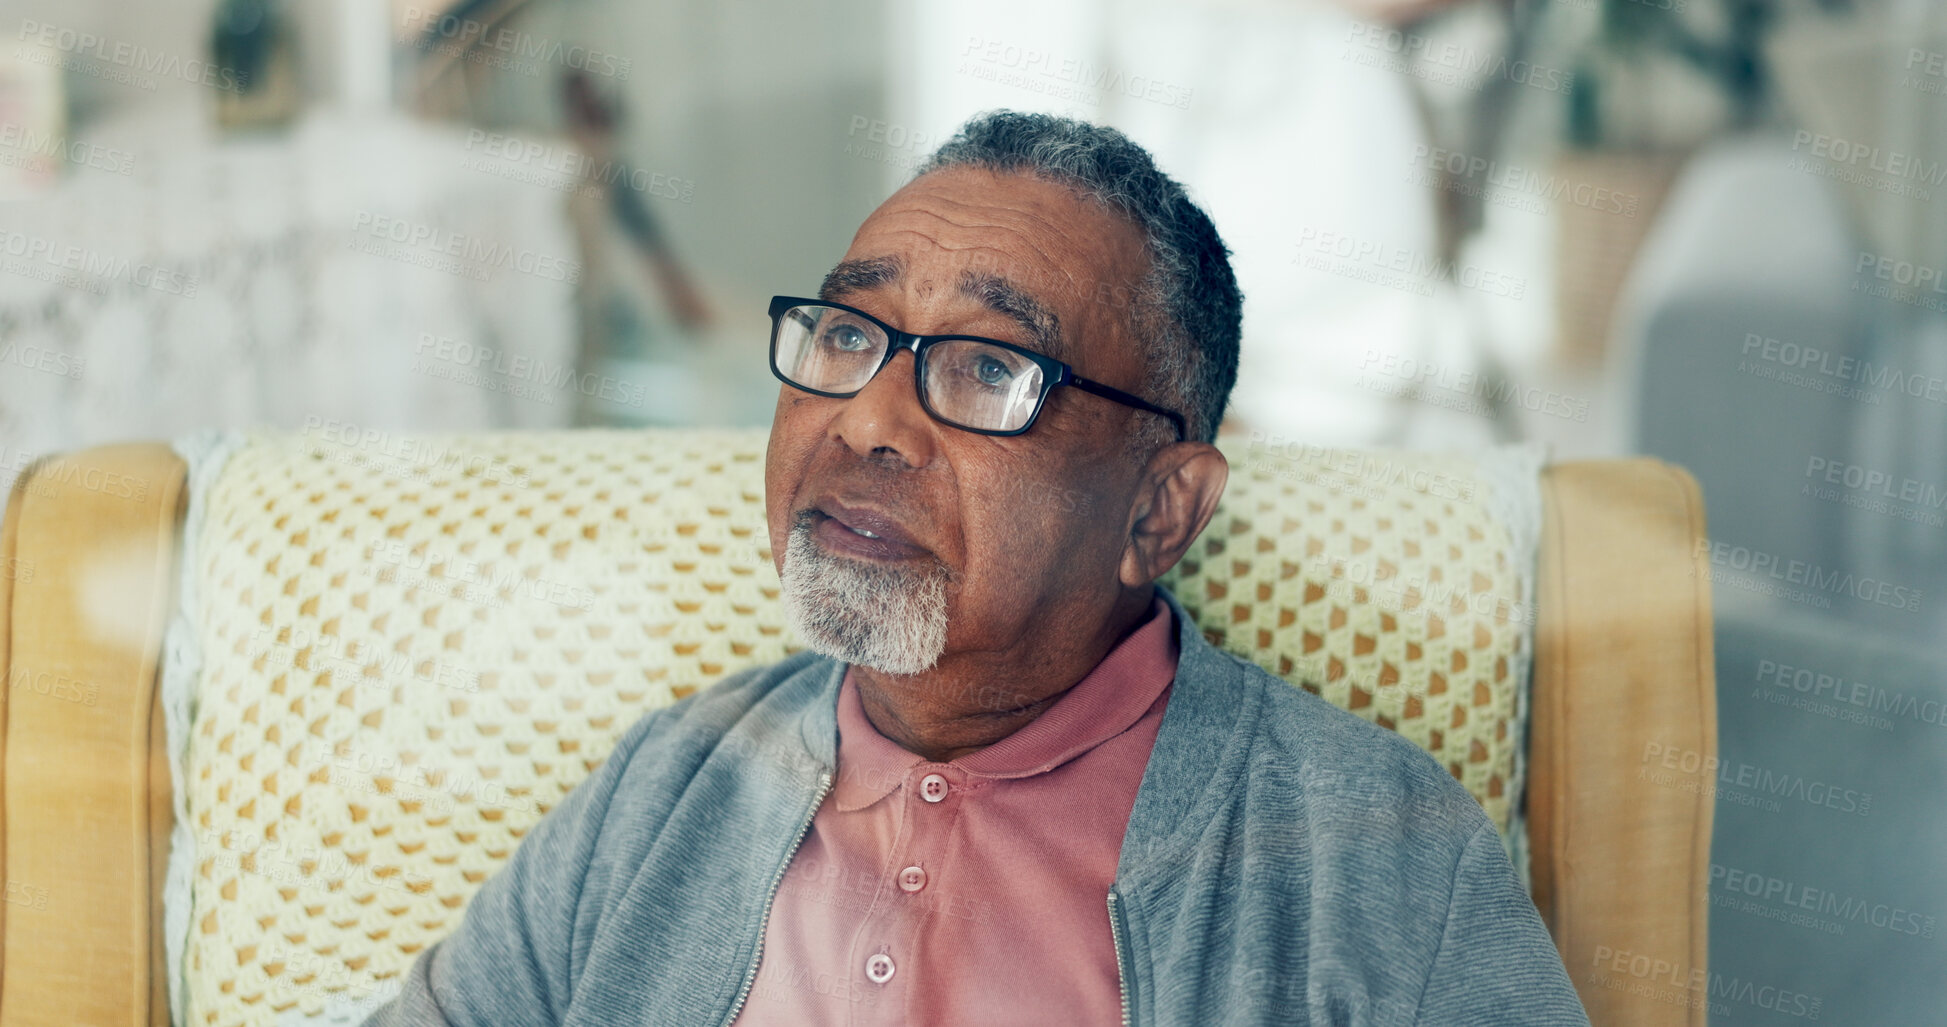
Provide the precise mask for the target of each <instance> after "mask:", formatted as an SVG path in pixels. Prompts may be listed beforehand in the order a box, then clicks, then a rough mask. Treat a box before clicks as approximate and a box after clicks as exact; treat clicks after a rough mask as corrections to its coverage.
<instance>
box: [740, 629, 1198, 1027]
mask: <svg viewBox="0 0 1947 1027" xmlns="http://www.w3.org/2000/svg"><path fill="white" fill-rule="evenodd" d="M1172 621H1173V618H1172V617H1171V616H1170V612H1169V607H1168V606H1166V605H1165V604H1164V603H1163V601H1162V600H1161V599H1160V598H1159V599H1157V600H1156V602H1155V604H1154V605H1153V606H1152V607H1151V609H1150V617H1149V619H1148V620H1147V621H1146V622H1144V624H1143V625H1142V627H1140V628H1138V629H1137V630H1136V631H1135V632H1133V633H1132V634H1130V636H1129V637H1128V638H1126V639H1124V640H1123V641H1122V643H1121V644H1120V645H1118V646H1116V647H1115V648H1114V649H1113V650H1111V651H1110V652H1109V655H1108V656H1106V657H1104V658H1103V660H1102V662H1101V663H1100V664H1098V665H1097V666H1096V668H1095V669H1094V670H1092V671H1090V672H1089V674H1088V675H1087V676H1086V677H1084V678H1083V679H1082V680H1081V681H1080V682H1078V683H1077V684H1076V685H1075V687H1074V688H1072V689H1070V690H1069V691H1068V693H1067V694H1065V695H1063V696H1062V697H1061V698H1060V699H1059V700H1057V701H1056V702H1055V704H1054V705H1053V706H1050V707H1049V708H1048V710H1047V711H1046V712H1045V713H1043V714H1042V715H1041V716H1040V717H1038V718H1036V719H1035V720H1034V721H1033V722H1031V723H1029V724H1028V725H1027V726H1026V727H1024V728H1022V729H1020V730H1019V731H1016V732H1015V733H1014V734H1012V735H1009V736H1008V737H1006V738H1004V739H1002V740H1001V741H999V742H998V743H996V744H994V745H990V746H988V747H987V748H985V749H982V750H980V751H978V752H975V753H972V754H969V755H967V756H962V757H961V758H959V759H956V760H953V761H952V762H949V763H933V762H930V761H927V760H924V759H921V758H920V757H918V756H916V755H914V754H912V753H910V752H908V751H906V750H905V749H902V748H900V747H899V746H898V745H897V744H896V743H894V742H892V741H891V740H889V739H887V738H886V737H885V736H884V735H881V734H880V733H879V732H878V730H877V729H876V728H874V727H873V726H872V722H871V721H869V720H867V719H866V716H865V711H864V709H863V708H862V707H861V706H860V705H859V696H858V690H857V688H856V686H855V685H854V683H853V680H852V675H851V674H850V673H847V674H846V675H845V680H844V681H843V683H842V684H841V685H840V686H839V693H838V733H839V742H838V780H837V781H836V782H835V784H834V786H833V788H832V791H831V793H830V794H829V795H827V796H826V797H825V802H824V804H823V805H822V806H820V807H819V808H818V813H817V814H816V815H815V816H814V817H813V818H812V821H811V829H810V831H809V832H808V833H807V834H806V835H805V840H804V844H803V845H802V846H800V847H799V849H798V851H797V854H796V855H795V856H793V857H792V860H791V865H790V866H789V867H788V868H787V869H786V871H785V874H784V879H783V881H782V882H781V883H780V884H779V886H778V891H777V899H776V901H775V903H774V904H773V905H772V908H771V919H770V924H769V926H768V927H767V928H766V931H765V934H764V956H763V962H762V964H761V965H760V966H759V968H758V971H757V980H756V983H755V984H753V985H752V988H751V993H750V998H749V1001H748V1003H747V1004H746V1005H745V1006H744V1010H743V1012H742V1013H741V1014H740V1015H739V1017H738V1019H737V1023H739V1024H741V1025H746V1027H750V1025H770V1024H779V1025H784V1024H789V1025H793V1027H796V1025H801V1024H948V1023H969V1024H972V1023H983V1024H985V1023H1008V1024H1041V1023H1048V1024H1114V1023H1120V1022H1121V1019H1122V992H1121V988H1120V984H1119V981H1118V978H1117V976H1116V966H1115V943H1114V942H1113V941H1112V940H1111V938H1110V935H1109V910H1108V895H1109V885H1110V884H1111V883H1112V882H1113V881H1114V880H1115V868H1116V862H1117V858H1118V856H1119V855H1120V853H1121V850H1122V836H1123V833H1124V832H1125V831H1126V830H1127V829H1128V826H1129V810H1130V808H1131V807H1133V806H1134V805H1135V801H1136V791H1137V788H1138V787H1139V786H1140V785H1141V783H1142V775H1143V768H1144V767H1145V766H1147V765H1148V763H1149V751H1150V748H1151V746H1152V745H1153V744H1154V743H1155V741H1156V731H1157V728H1158V727H1160V726H1161V725H1162V720H1163V707H1164V704H1165V703H1166V702H1167V701H1168V699H1169V686H1170V682H1171V681H1172V680H1174V678H1175V676H1176V657H1177V647H1176V626H1175V624H1174V623H1172ZM996 687H997V688H999V689H1001V690H1002V691H1005V690H1006V684H1005V683H1004V682H997V683H996Z"/></svg>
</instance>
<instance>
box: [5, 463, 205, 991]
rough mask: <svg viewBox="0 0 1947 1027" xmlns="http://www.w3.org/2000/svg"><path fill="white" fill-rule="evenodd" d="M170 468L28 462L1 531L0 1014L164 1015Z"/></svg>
mask: <svg viewBox="0 0 1947 1027" xmlns="http://www.w3.org/2000/svg"><path fill="white" fill-rule="evenodd" d="M183 476H184V465H183V462H182V461H181V460H180V459H178V458H177V457H176V456H175V454H174V453H172V452H170V450H169V447H167V446H165V445H160V444H153V443H151V444H134V445H121V446H104V447H99V448H95V449H90V450H85V451H83V452H80V453H76V454H72V455H68V456H62V457H56V458H52V459H48V460H43V461H41V462H39V463H37V464H35V465H34V466H33V467H31V468H29V469H28V470H27V471H26V472H25V473H23V474H22V475H21V476H20V478H19V479H18V480H17V481H16V482H15V483H14V488H13V494H12V497H11V499H10V500H9V502H8V504H7V510H6V518H5V521H4V524H0V673H4V677H5V680H6V683H7V687H6V689H5V690H4V692H0V863H4V865H5V869H6V889H7V890H6V902H5V903H4V904H0V1025H5V1027H14V1025H27V1024H76V1023H88V1024H128V1025H132V1027H139V1025H144V1024H152V1025H167V1024H168V1022H169V1002H168V992H167V980H166V977H165V976H164V973H163V958H162V953H163V946H162V882H163V879H164V876H165V873H166V869H167V864H168V858H169V856H168V854H169V844H168V842H169V830H170V825H171V820H172V817H171V812H170V796H171V786H170V780H169V760H168V746H167V745H166V743H165V740H164V731H163V718H162V706H161V704H160V702H159V701H158V698H159V696H158V692H157V687H156V684H157V669H158V666H159V664H160V660H161V653H162V638H163V631H164V629H165V627H166V625H167V623H168V619H169V615H170V612H171V610H170V604H171V600H172V597H173V596H174V594H175V588H174V586H175V577H174V575H175V555H176V550H177V526H178V522H179V519H180V515H181V504H182V500H183V496H184V489H183Z"/></svg>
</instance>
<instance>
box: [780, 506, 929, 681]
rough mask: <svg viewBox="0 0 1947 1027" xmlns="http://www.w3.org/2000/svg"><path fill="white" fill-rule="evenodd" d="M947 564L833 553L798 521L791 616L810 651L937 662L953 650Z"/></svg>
mask: <svg viewBox="0 0 1947 1027" xmlns="http://www.w3.org/2000/svg"><path fill="white" fill-rule="evenodd" d="M946 577H947V575H946V570H945V568H944V567H941V566H939V565H938V564H937V563H934V564H931V565H930V566H929V565H927V564H925V563H923V562H922V563H915V562H911V561H901V562H898V563H886V562H881V561H878V560H872V559H862V558H858V557H853V556H850V555H847V554H842V553H833V552H830V551H829V550H828V549H827V548H826V547H825V546H824V545H822V544H820V542H819V541H818V540H817V539H816V538H815V537H814V534H813V532H812V531H811V530H810V526H809V525H808V524H804V523H802V522H801V523H800V524H798V525H797V526H794V527H793V529H792V531H791V535H790V538H789V540H788V543H787V549H786V552H785V558H784V571H783V574H782V575H781V581H782V584H783V586H784V587H783V600H784V611H785V619H786V622H787V623H789V624H790V626H791V629H792V631H793V632H794V633H796V634H797V636H798V638H799V639H800V640H801V641H803V642H804V644H805V646H806V647H807V648H809V649H811V651H813V652H815V653H818V654H820V655H823V656H828V657H831V658H832V659H834V660H838V661H840V662H842V663H850V664H855V665H857V666H861V667H869V668H872V669H874V670H878V671H882V672H884V673H887V674H918V673H922V672H924V671H927V670H930V669H932V667H933V666H934V665H936V664H937V663H938V662H939V659H940V654H941V653H943V652H944V651H945V649H946Z"/></svg>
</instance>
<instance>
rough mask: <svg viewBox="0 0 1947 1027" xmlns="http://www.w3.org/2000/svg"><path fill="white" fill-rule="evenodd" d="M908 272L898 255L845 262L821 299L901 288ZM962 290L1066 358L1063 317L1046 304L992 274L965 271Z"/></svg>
mask: <svg viewBox="0 0 1947 1027" xmlns="http://www.w3.org/2000/svg"><path fill="white" fill-rule="evenodd" d="M905 272H906V265H905V262H904V261H902V260H901V259H900V258H898V257H896V256H885V257H863V258H860V259H857V260H841V261H839V262H838V263H837V264H835V265H833V267H832V269H831V270H830V271H828V272H826V273H825V280H824V282H823V283H822V284H820V285H819V286H818V298H819V299H821V300H830V301H832V302H840V301H842V300H844V298H845V297H846V296H848V295H850V294H852V293H855V292H866V291H869V290H872V289H876V288H878V287H880V286H882V285H897V284H899V280H900V278H901V276H903V275H904V274H905ZM959 287H960V295H962V296H966V297H968V298H969V299H973V300H977V301H979V303H980V305H981V306H984V307H986V308H987V309H989V310H992V311H994V312H995V313H997V314H1001V315H1004V316H1006V317H1008V318H1010V319H1012V320H1013V321H1014V323H1015V324H1018V325H1020V326H1021V330H1022V331H1024V332H1026V333H1027V336H1028V341H1029V342H1030V343H1032V345H1033V348H1034V349H1037V350H1039V351H1040V352H1042V353H1044V354H1046V355H1048V356H1051V357H1054V358H1055V359H1056V360H1062V359H1065V357H1064V356H1063V353H1064V351H1065V346H1064V344H1063V339H1062V337H1061V318H1060V317H1059V316H1057V315H1056V314H1055V312H1054V311H1052V310H1050V309H1048V307H1047V305H1046V304H1044V303H1042V302H1041V301H1040V300H1037V299H1035V298H1034V297H1032V296H1030V295H1028V294H1027V293H1026V292H1023V291H1022V290H1021V289H1020V287H1018V286H1016V285H1015V284H1014V283H1013V282H1010V281H1008V280H1007V279H1006V278H1003V277H1001V276H1000V275H998V274H994V273H992V272H984V271H963V272H961V273H960V281H959Z"/></svg>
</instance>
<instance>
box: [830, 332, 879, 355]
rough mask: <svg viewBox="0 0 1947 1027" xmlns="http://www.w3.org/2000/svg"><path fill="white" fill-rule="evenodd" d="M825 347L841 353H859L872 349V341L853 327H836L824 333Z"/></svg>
mask: <svg viewBox="0 0 1947 1027" xmlns="http://www.w3.org/2000/svg"><path fill="white" fill-rule="evenodd" d="M825 346H826V347H827V348H830V349H835V350H838V351H839V352H841V353H860V352H863V351H865V350H868V349H871V348H872V339H871V338H870V337H869V336H867V335H866V334H865V333H864V332H862V331H860V330H859V329H858V328H857V327H856V326H854V325H836V326H834V327H832V328H830V329H828V330H827V331H826V332H825Z"/></svg>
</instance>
